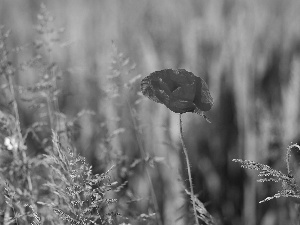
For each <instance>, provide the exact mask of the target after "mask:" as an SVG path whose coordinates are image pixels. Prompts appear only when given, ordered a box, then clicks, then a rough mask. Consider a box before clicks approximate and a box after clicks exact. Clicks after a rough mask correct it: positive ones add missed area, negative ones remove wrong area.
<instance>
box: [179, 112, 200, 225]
mask: <svg viewBox="0 0 300 225" xmlns="http://www.w3.org/2000/svg"><path fill="white" fill-rule="evenodd" d="M181 116H182V113H180V114H179V123H180V139H181V144H182V147H183V152H184V154H185V159H186V165H187V170H188V176H189V182H190V188H191V199H192V202H193V211H194V216H195V220H196V224H197V225H199V221H198V218H197V211H196V204H195V198H196V196H194V189H193V182H192V175H191V167H190V161H189V157H188V153H187V149H186V147H185V144H184V141H183V131H182V118H181Z"/></svg>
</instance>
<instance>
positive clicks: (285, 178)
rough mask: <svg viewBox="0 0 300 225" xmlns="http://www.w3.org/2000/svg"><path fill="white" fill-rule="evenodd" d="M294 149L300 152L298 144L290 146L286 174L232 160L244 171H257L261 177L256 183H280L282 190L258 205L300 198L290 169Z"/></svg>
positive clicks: (253, 163)
mask: <svg viewBox="0 0 300 225" xmlns="http://www.w3.org/2000/svg"><path fill="white" fill-rule="evenodd" d="M293 148H296V149H297V150H300V146H299V145H298V144H291V145H290V146H289V147H288V149H287V153H286V168H287V174H284V173H282V172H281V171H278V170H276V169H273V168H271V167H270V166H268V165H265V164H261V163H257V162H254V161H251V160H241V159H233V162H238V163H241V164H242V165H241V167H243V168H246V169H252V170H258V171H260V172H259V174H258V176H260V177H263V178H261V179H259V180H257V181H258V182H281V184H282V190H281V191H279V192H278V193H276V194H274V195H273V196H271V197H267V198H265V199H264V200H262V201H260V202H259V203H263V202H266V201H270V200H272V199H274V198H280V197H291V198H295V199H297V198H300V186H299V185H298V184H297V182H296V180H295V177H294V175H293V172H292V171H291V169H290V164H289V162H290V157H291V150H292V149H293Z"/></svg>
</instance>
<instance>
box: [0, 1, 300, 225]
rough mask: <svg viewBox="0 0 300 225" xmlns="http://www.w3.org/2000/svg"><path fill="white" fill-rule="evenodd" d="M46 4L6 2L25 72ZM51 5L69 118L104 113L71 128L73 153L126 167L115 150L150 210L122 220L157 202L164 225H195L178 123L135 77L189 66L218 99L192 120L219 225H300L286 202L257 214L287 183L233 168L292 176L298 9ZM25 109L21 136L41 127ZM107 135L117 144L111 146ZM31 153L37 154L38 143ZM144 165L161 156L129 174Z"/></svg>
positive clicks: (192, 139)
mask: <svg viewBox="0 0 300 225" xmlns="http://www.w3.org/2000/svg"><path fill="white" fill-rule="evenodd" d="M41 3H42V1H38V0H14V1H9V0H0V24H1V25H4V26H5V28H6V29H10V30H11V35H10V38H9V39H8V44H9V47H10V48H11V49H16V47H21V48H22V50H21V51H12V52H11V54H10V60H11V61H12V63H13V64H14V65H16V66H17V65H20V64H21V63H23V62H25V61H26V60H28V59H30V58H34V57H35V56H36V55H37V48H36V39H37V35H38V34H37V32H36V31H35V29H34V26H35V25H36V24H37V23H38V19H39V18H38V17H37V15H38V13H39V12H40V7H41ZM43 3H44V4H45V6H46V7H47V9H48V11H49V12H50V14H51V15H52V16H53V17H54V21H53V24H54V27H55V28H56V29H57V30H58V32H57V33H59V40H56V39H55V38H56V37H52V36H51V37H49V38H50V41H49V43H53V45H50V46H48V47H49V51H48V52H47V51H46V52H44V53H43V54H44V56H45V58H46V59H47V62H48V63H49V64H51V63H55V67H57V68H59V69H57V70H59V71H60V72H59V73H60V76H61V80H60V81H59V84H58V87H59V88H60V89H61V94H60V97H59V108H60V112H61V113H64V114H66V115H67V117H74V116H75V115H76V114H77V113H78V112H79V111H80V110H82V109H89V110H93V111H94V112H96V115H95V116H89V115H88V116H83V117H81V118H80V120H79V122H78V124H77V129H76V130H75V131H74V130H73V135H74V145H75V146H76V148H77V149H78V150H79V151H80V152H81V154H83V155H84V156H86V157H87V159H88V160H89V162H90V163H91V164H92V165H93V166H94V168H95V171H103V170H105V169H107V168H108V167H109V164H114V160H115V161H117V159H116V158H117V157H115V158H114V157H112V156H111V155H112V152H115V153H116V155H118V154H119V153H120V152H121V153H122V155H123V156H126V159H125V160H123V161H122V163H121V164H122V166H120V167H118V171H117V172H116V175H115V176H118V178H116V179H119V180H120V181H121V182H122V180H123V181H124V180H128V181H129V182H128V184H127V189H128V190H130V191H131V193H133V195H134V196H139V197H140V198H141V199H142V200H141V201H139V202H138V203H132V205H129V206H130V207H129V206H128V208H127V209H126V207H125V208H124V211H126V210H127V211H130V210H135V211H139V212H140V213H142V212H147V213H149V207H148V206H149V204H150V203H149V201H150V200H149V201H148V198H151V197H149V196H152V198H154V197H153V196H155V198H156V200H153V201H156V203H157V204H156V207H155V208H156V210H158V211H159V212H160V215H161V218H162V221H163V224H170V225H174V224H183V225H184V224H187V220H188V218H187V217H186V213H185V212H186V211H187V206H186V199H187V196H186V195H185V193H184V191H183V186H182V182H181V181H180V179H181V178H180V177H181V176H180V175H182V176H183V179H184V180H186V178H187V171H186V165H185V162H184V160H182V159H183V154H182V149H181V145H180V139H179V137H180V136H179V115H178V114H175V113H173V112H171V111H169V110H168V109H167V108H166V107H165V106H163V105H160V104H157V103H154V102H151V101H150V100H148V99H146V98H144V97H142V96H140V95H139V94H138V92H139V81H140V79H139V76H138V77H137V75H141V76H140V78H143V77H145V76H147V75H149V74H150V73H151V72H153V71H157V70H161V69H165V68H173V69H175V68H184V69H186V70H188V71H191V72H193V73H194V74H195V75H197V76H201V77H202V78H203V79H204V80H206V82H207V84H208V86H209V89H210V92H211V95H212V97H213V98H214V106H213V108H212V110H211V111H209V112H207V114H206V115H207V116H208V117H209V118H210V120H211V121H212V123H211V124H208V123H207V122H206V121H205V120H204V119H203V118H202V117H199V116H198V115H196V114H192V113H188V114H184V115H183V125H184V138H185V142H186V145H187V148H188V152H189V157H190V159H191V167H192V173H193V181H194V186H195V188H194V190H195V192H196V193H197V194H198V197H199V199H200V200H201V201H202V202H203V203H204V204H205V206H206V208H207V209H208V211H209V212H210V213H211V214H212V215H213V216H214V218H215V219H216V221H217V222H218V223H219V224H234V225H235V224H236V225H238V224H248V225H254V224H262V225H277V224H293V222H295V218H296V215H297V211H296V209H295V205H294V203H291V202H289V201H288V200H287V199H284V198H279V199H276V200H272V201H269V202H266V203H262V204H258V202H259V201H260V200H263V199H264V198H266V197H267V196H271V195H273V194H275V193H276V192H277V191H278V190H280V188H281V187H280V185H275V184H269V183H257V182H256V180H257V173H256V172H255V171H248V170H247V171H246V170H243V169H241V168H240V165H239V164H236V163H234V162H232V159H235V158H241V159H249V160H254V161H257V162H260V163H264V164H268V165H269V166H272V167H274V168H275V169H278V170H281V171H282V172H284V173H286V167H285V163H284V158H285V153H286V148H287V147H288V145H289V144H290V142H291V141H293V142H296V141H297V140H299V139H300V136H299V129H298V126H299V119H300V118H299V109H300V108H299V104H300V23H299V21H300V13H299V12H300V2H299V1H298V0H285V1H282V0H249V1H248V0H209V1H207V0H186V1H180V0H151V1H149V0H148V1H147V0H123V1H121V0H109V1H108V0H89V1H83V0H66V1H59V0H51V1H43ZM60 28H63V29H60ZM39 54H41V53H39ZM128 60H129V61H128ZM53 65H54V64H53ZM37 74H38V72H37V71H36V70H34V69H27V70H24V71H21V70H19V71H17V73H16V76H15V82H16V84H18V85H22V86H25V87H28V86H31V85H33V84H34V83H35V82H36V81H37V80H38V79H39V77H38V75H37ZM133 78H136V79H137V80H136V81H137V82H134V81H135V80H132V79H133ZM138 79H139V80H138ZM124 84H127V85H125V86H124ZM128 87H129V88H128ZM137 101H138V102H137ZM137 103H138V104H137ZM21 106H22V107H21V119H22V124H23V126H24V127H26V126H28V124H31V123H33V122H35V121H36V120H38V119H39V118H37V117H36V116H33V114H32V111H30V110H28V108H27V107H26V105H25V104H23V103H21ZM104 137H110V139H109V140H110V145H109V147H108V146H107V145H106V144H105V143H106V142H105V141H103V140H104V139H103V138H104ZM105 140H107V138H106V139H105ZM31 146H32V148H33V149H37V150H36V151H38V147H36V146H35V145H34V143H31ZM107 152H109V154H108V153H107ZM107 155H110V158H109V159H106V158H107ZM140 158H142V159H148V161H151V160H150V159H153V158H154V159H155V160H154V161H155V164H154V166H153V167H151V166H150V167H148V168H147V169H145V168H144V169H143V168H142V167H136V168H134V171H133V172H132V173H129V172H128V171H127V170H128V168H130V166H132V163H134V162H137V161H136V160H137V159H140ZM160 159H162V162H160ZM105 160H107V161H105ZM146 161H147V160H146ZM104 162H109V163H104ZM118 162H119V161H118ZM126 168H127V170H126ZM125 170H126V171H125ZM124 171H125V172H124ZM148 178H151V182H150V181H149V179H148ZM187 185H188V182H186V186H187ZM151 186H152V188H151ZM151 191H152V193H151ZM153 191H154V193H153ZM127 194H128V193H127ZM294 224H295V223H294Z"/></svg>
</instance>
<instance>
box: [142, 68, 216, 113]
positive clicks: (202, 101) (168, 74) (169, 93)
mask: <svg viewBox="0 0 300 225" xmlns="http://www.w3.org/2000/svg"><path fill="white" fill-rule="evenodd" d="M141 90H142V93H143V95H145V96H147V97H148V98H150V99H151V100H153V101H155V102H158V103H161V104H164V105H165V106H166V107H168V108H169V109H170V110H171V111H173V112H175V113H186V112H193V113H198V114H200V115H202V116H203V117H204V118H206V116H205V115H204V114H203V111H209V110H210V109H211V107H212V106H213V99H212V97H211V95H210V93H209V90H208V86H207V84H206V83H205V81H204V80H203V79H202V78H201V77H197V76H195V75H194V74H193V73H191V72H188V71H186V70H184V69H177V70H173V69H165V70H161V71H156V72H153V73H151V74H150V75H149V76H147V77H145V78H144V79H143V80H142V81H141Z"/></svg>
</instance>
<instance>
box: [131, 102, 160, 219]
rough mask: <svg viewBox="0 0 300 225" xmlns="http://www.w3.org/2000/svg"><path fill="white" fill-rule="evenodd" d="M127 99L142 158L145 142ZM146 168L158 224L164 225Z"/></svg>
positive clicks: (144, 152) (144, 154) (144, 153)
mask: <svg viewBox="0 0 300 225" xmlns="http://www.w3.org/2000/svg"><path fill="white" fill-rule="evenodd" d="M126 101H127V104H128V108H129V111H130V115H131V119H132V124H133V127H134V134H135V137H136V140H137V142H138V146H139V150H140V152H141V155H142V158H145V157H146V151H145V149H144V147H143V143H142V140H141V137H140V133H139V127H138V124H137V123H136V120H135V116H134V113H133V111H132V108H131V105H130V103H129V101H128V100H126ZM145 170H146V175H147V179H148V182H149V185H150V191H151V195H152V200H153V206H154V209H155V211H156V214H155V215H156V219H157V223H158V225H162V218H161V215H160V213H159V206H158V201H157V197H156V194H155V191H154V185H153V182H152V180H151V177H150V174H149V171H148V168H147V166H146V167H145Z"/></svg>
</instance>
